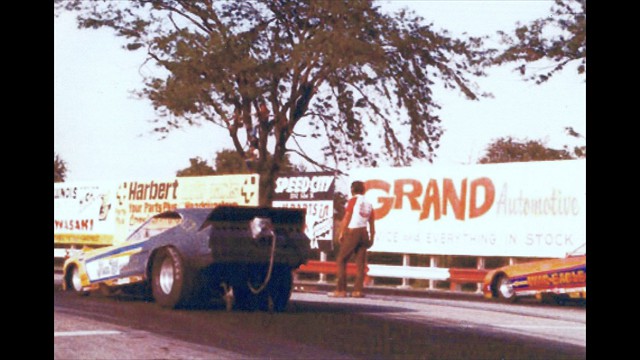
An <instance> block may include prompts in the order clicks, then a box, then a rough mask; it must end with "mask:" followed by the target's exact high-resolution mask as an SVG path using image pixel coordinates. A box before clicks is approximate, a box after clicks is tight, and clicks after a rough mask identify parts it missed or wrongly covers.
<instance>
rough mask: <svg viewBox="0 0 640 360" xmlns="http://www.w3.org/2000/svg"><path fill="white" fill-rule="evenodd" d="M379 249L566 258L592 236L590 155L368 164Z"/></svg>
mask: <svg viewBox="0 0 640 360" xmlns="http://www.w3.org/2000/svg"><path fill="white" fill-rule="evenodd" d="M354 180H362V181H365V183H366V187H367V192H366V195H365V196H366V197H367V198H368V199H369V200H370V201H371V202H372V203H373V204H374V208H375V212H376V219H377V220H376V241H375V244H374V246H373V247H372V248H371V249H370V250H371V251H375V252H391V253H411V254H432V255H470V256H519V257H562V256H564V255H565V253H567V252H569V251H571V250H573V249H575V248H577V247H578V246H580V245H581V244H583V243H585V241H586V161H585V160H565V161H543V162H522V163H504V164H483V165H460V166H454V167H451V166H449V167H438V166H425V167H405V168H367V169H357V170H353V171H352V172H351V181H354Z"/></svg>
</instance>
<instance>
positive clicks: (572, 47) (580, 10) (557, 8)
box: [494, 0, 587, 84]
mask: <svg viewBox="0 0 640 360" xmlns="http://www.w3.org/2000/svg"><path fill="white" fill-rule="evenodd" d="M586 29H587V2H586V0H556V1H555V5H554V6H553V7H552V8H551V13H550V15H549V16H547V17H545V18H542V19H537V20H535V21H533V22H531V23H530V24H525V25H522V26H520V27H518V28H516V29H515V31H514V34H512V35H508V34H506V33H504V32H498V33H499V34H500V35H502V42H503V44H506V45H508V48H507V49H506V50H505V51H504V52H503V53H501V54H500V55H499V56H497V57H496V58H495V59H494V64H504V63H511V62H516V63H521V64H520V65H519V66H518V67H517V70H518V71H519V72H520V73H521V74H522V75H523V76H528V79H529V80H535V81H536V83H537V84H541V83H543V82H545V81H547V80H549V79H550V78H551V77H552V76H553V75H554V74H555V73H556V72H558V71H560V70H562V69H563V68H564V67H565V66H566V65H567V64H569V63H574V64H575V66H576V71H577V72H578V74H584V73H585V72H586V68H587V31H586ZM541 59H548V60H551V61H552V62H553V63H554V64H555V65H554V67H553V68H552V69H551V70H550V71H547V72H545V73H543V74H536V73H534V74H529V75H528V74H527V67H528V66H529V65H530V63H532V62H535V61H538V60H541Z"/></svg>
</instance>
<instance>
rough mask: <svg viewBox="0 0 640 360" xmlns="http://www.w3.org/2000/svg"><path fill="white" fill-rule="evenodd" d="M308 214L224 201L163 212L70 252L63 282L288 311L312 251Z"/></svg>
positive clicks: (82, 289)
mask: <svg viewBox="0 0 640 360" xmlns="http://www.w3.org/2000/svg"><path fill="white" fill-rule="evenodd" d="M305 215H306V213H305V210H304V209H279V208H269V207H241V206H226V205H225V206H217V207H215V208H206V209H205V208H190V209H175V210H171V211H166V212H162V213H159V214H157V215H155V216H152V217H151V218H149V219H148V220H147V221H145V222H144V223H143V224H142V225H140V226H139V227H138V228H137V229H136V230H135V231H133V232H132V233H131V234H130V235H129V236H128V237H127V238H126V240H125V241H124V242H122V243H119V245H114V246H108V247H104V248H99V249H91V250H87V251H83V252H81V253H79V254H76V255H74V256H71V257H69V258H68V259H67V260H66V261H65V263H64V275H63V288H64V289H66V290H69V291H74V292H77V293H78V294H83V295H86V294H88V293H89V292H91V291H95V290H98V291H100V292H102V293H106V294H112V293H114V292H116V291H118V292H120V291H124V292H127V291H134V292H140V291H141V292H142V293H143V294H144V295H145V296H147V297H149V298H151V299H152V300H155V302H157V303H158V304H159V305H161V306H163V307H168V308H174V307H178V306H184V305H191V304H197V303H201V302H206V301H210V300H211V299H212V298H213V299H215V298H218V299H222V300H224V301H225V302H226V304H227V308H228V309H231V308H235V309H243V310H256V309H263V310H269V309H272V310H274V311H284V309H285V308H286V306H287V303H288V301H289V298H290V296H291V291H292V285H293V277H292V271H293V270H295V269H297V268H298V267H299V266H300V265H302V264H304V263H306V262H307V260H308V258H309V256H310V251H311V250H310V240H309V238H308V237H307V236H306V235H305V233H304V224H305Z"/></svg>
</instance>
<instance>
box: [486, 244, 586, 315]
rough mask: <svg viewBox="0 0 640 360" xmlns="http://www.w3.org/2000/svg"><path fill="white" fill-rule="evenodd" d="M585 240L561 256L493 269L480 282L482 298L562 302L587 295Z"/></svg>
mask: <svg viewBox="0 0 640 360" xmlns="http://www.w3.org/2000/svg"><path fill="white" fill-rule="evenodd" d="M586 249H587V247H586V243H585V244H583V245H582V246H580V247H578V248H577V249H576V250H574V251H572V252H570V253H568V254H567V255H566V256H565V257H564V258H559V259H545V260H537V261H531V262H527V263H522V264H515V265H508V266H504V267H501V268H497V269H493V270H491V271H489V272H488V273H487V275H486V276H485V278H484V282H483V284H482V291H483V293H484V296H485V298H496V299H500V300H503V301H506V302H514V301H516V300H517V299H518V298H521V297H536V298H537V299H539V300H542V301H555V302H560V303H561V302H563V301H566V300H567V299H583V300H586V298H587V250H586Z"/></svg>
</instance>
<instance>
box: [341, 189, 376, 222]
mask: <svg viewBox="0 0 640 360" xmlns="http://www.w3.org/2000/svg"><path fill="white" fill-rule="evenodd" d="M349 209H351V210H352V215H351V221H350V222H349V226H348V228H349V229H358V228H366V227H367V224H368V223H369V218H370V217H371V213H372V212H373V206H372V205H371V204H370V203H369V202H368V201H367V200H366V199H365V197H364V195H360V194H358V195H355V196H354V197H352V198H351V199H349V202H348V203H347V210H349Z"/></svg>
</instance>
